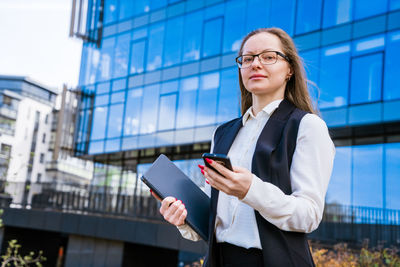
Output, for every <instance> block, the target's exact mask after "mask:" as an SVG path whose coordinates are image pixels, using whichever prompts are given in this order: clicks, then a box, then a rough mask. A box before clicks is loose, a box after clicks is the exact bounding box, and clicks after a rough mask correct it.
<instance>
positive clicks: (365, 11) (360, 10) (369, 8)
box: [353, 0, 387, 20]
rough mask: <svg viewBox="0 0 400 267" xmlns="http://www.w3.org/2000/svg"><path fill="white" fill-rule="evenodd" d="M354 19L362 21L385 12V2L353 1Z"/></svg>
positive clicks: (370, 0)
mask: <svg viewBox="0 0 400 267" xmlns="http://www.w3.org/2000/svg"><path fill="white" fill-rule="evenodd" d="M353 1H354V9H355V10H354V19H356V20H358V19H363V18H366V17H371V16H374V15H378V14H382V13H384V12H386V8H387V0H368V1H365V0H353Z"/></svg>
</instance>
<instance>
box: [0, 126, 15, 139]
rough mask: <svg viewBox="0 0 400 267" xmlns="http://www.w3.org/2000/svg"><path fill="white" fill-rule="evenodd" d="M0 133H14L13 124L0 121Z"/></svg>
mask: <svg viewBox="0 0 400 267" xmlns="http://www.w3.org/2000/svg"><path fill="white" fill-rule="evenodd" d="M0 134H5V135H11V136H13V135H14V134H15V126H14V125H13V126H11V125H9V124H1V123H0Z"/></svg>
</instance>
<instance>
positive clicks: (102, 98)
mask: <svg viewBox="0 0 400 267" xmlns="http://www.w3.org/2000/svg"><path fill="white" fill-rule="evenodd" d="M109 98H110V96H109V94H105V95H96V98H95V101H94V105H95V106H103V105H108V101H109Z"/></svg>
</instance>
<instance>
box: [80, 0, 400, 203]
mask: <svg viewBox="0 0 400 267" xmlns="http://www.w3.org/2000/svg"><path fill="white" fill-rule="evenodd" d="M104 3H105V6H104V10H105V13H104V24H103V26H104V27H103V29H102V30H103V36H102V39H101V43H100V47H97V46H96V45H95V44H93V43H89V42H85V43H84V47H83V52H82V62H81V72H80V74H81V75H80V85H81V88H82V92H83V98H82V102H81V104H80V107H79V109H80V117H79V118H80V119H79V127H78V135H77V138H76V141H77V142H76V150H77V153H78V154H79V155H86V156H93V157H94V158H100V157H102V158H108V157H110V158H112V160H114V161H118V160H120V161H121V160H122V153H120V151H125V152H127V153H128V152H131V151H137V150H140V149H153V148H160V147H163V148H165V147H177V146H181V145H185V144H201V143H204V142H209V140H210V138H211V136H212V132H213V130H214V129H215V127H216V126H217V125H219V124H221V123H222V122H224V121H227V120H229V119H231V118H234V117H236V116H238V115H239V114H240V110H239V104H238V95H239V91H238V81H237V67H236V65H235V57H236V56H237V51H238V48H239V45H240V41H241V39H242V38H243V36H244V35H245V34H246V33H248V32H249V31H251V30H253V29H256V28H259V27H271V26H278V27H281V28H283V29H284V30H286V31H287V32H288V33H289V34H290V35H291V36H293V38H294V40H295V43H296V45H297V47H298V49H299V51H300V55H301V56H302V57H303V58H304V63H305V66H306V72H307V75H308V78H309V80H310V82H309V91H310V94H311V95H312V97H313V99H314V102H315V103H316V104H317V105H318V107H319V108H320V110H321V116H322V117H323V119H324V120H325V121H326V122H327V124H328V126H329V127H330V130H331V131H332V132H333V133H338V132H344V134H341V135H340V136H339V135H335V134H333V137H334V141H335V144H336V146H337V156H336V160H335V166H334V171H333V175H332V179H331V184H330V186H329V189H328V194H327V203H328V204H332V205H337V204H338V205H354V206H362V207H370V208H378V209H398V207H399V204H400V197H399V196H398V194H396V192H398V190H399V189H400V172H399V166H400V164H399V161H398V157H397V155H399V154H400V147H399V144H400V137H399V136H400V132H399V123H400V113H399V112H398V111H397V110H396V108H397V106H398V105H399V104H400V93H399V92H400V90H399V89H400V88H399V83H398V82H397V79H396V77H398V76H399V75H400V68H398V66H397V65H398V64H397V62H398V60H399V59H400V3H399V1H398V0H383V1H381V0H371V1H362V0H317V1H315V0H313V1H311V0H286V1H279V2H277V1H268V0H247V1H218V0H217V1H146V0H140V1H135V3H132V2H131V1H126V0H121V1H118V2H116V1H111V0H108V1H107V0H106V1H105V2H104ZM92 15H93V14H92ZM94 21H95V20H94ZM93 25H95V24H93ZM93 25H90V27H89V28H93V27H92V26H93ZM160 151H161V149H160ZM128 154H129V153H128ZM187 158H190V156H188V157H187ZM149 161H150V160H149ZM110 163H111V161H110ZM132 165H134V164H132ZM102 168H103V167H102ZM113 168H114V167H113ZM145 168H146V165H140V164H139V165H138V168H137V169H138V170H139V171H140V170H143V169H145ZM194 168H196V167H194ZM139 171H138V172H139ZM189 172H190V171H189ZM121 179H122V178H121ZM371 196H372V197H371Z"/></svg>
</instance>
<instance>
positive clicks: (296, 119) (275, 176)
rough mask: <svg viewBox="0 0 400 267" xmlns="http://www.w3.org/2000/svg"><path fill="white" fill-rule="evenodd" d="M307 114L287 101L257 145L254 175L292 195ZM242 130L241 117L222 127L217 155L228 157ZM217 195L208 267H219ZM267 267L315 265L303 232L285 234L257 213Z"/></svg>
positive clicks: (216, 138) (213, 203) (216, 144)
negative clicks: (295, 159)
mask: <svg viewBox="0 0 400 267" xmlns="http://www.w3.org/2000/svg"><path fill="white" fill-rule="evenodd" d="M305 114H306V112H305V111H302V110H300V109H298V108H296V107H295V106H294V105H293V104H291V103H290V102H289V101H287V100H283V101H282V102H281V103H280V105H279V107H278V108H277V109H276V110H275V112H274V113H273V114H272V115H271V117H270V118H269V119H268V122H267V123H266V125H265V126H264V129H263V130H262V132H261V134H260V136H259V138H258V140H257V144H256V149H255V152H254V155H253V160H252V173H254V174H255V175H257V176H258V177H259V178H260V179H262V180H263V181H265V182H269V183H272V184H274V185H276V186H277V187H279V188H280V189H281V190H282V191H283V192H284V193H285V194H287V195H290V194H291V193H292V188H291V183H290V166H291V163H292V157H293V153H294V150H295V148H296V140H297V132H298V128H299V124H300V121H301V119H302V118H303V116H304V115H305ZM241 127H242V118H237V119H234V120H232V121H229V122H227V123H225V124H223V125H221V126H220V127H218V129H217V130H216V132H215V135H214V151H213V152H214V153H218V154H227V153H228V151H229V149H230V147H231V145H232V143H233V141H234V140H235V138H236V135H237V133H238V132H239V130H240V128H241ZM218 193H219V191H218V190H216V189H214V188H213V189H212V190H211V207H210V209H211V211H210V212H211V216H210V227H209V229H210V234H209V249H208V254H207V256H206V260H205V264H204V266H206V267H217V266H218V264H217V262H216V255H215V253H214V252H215V249H213V248H214V247H215V242H216V241H215V234H214V231H215V218H216V211H217V202H218ZM255 216H256V221H257V226H258V231H259V234H260V241H261V246H262V253H263V257H264V266H268V267H282V266H285V267H287V266H314V262H313V259H312V256H311V253H310V250H309V247H308V242H307V236H306V234H304V233H298V232H288V231H283V230H280V229H279V228H277V227H276V226H274V225H273V224H271V223H269V222H268V221H267V220H265V219H264V218H263V217H262V216H261V215H260V214H259V213H258V212H257V211H255Z"/></svg>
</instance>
